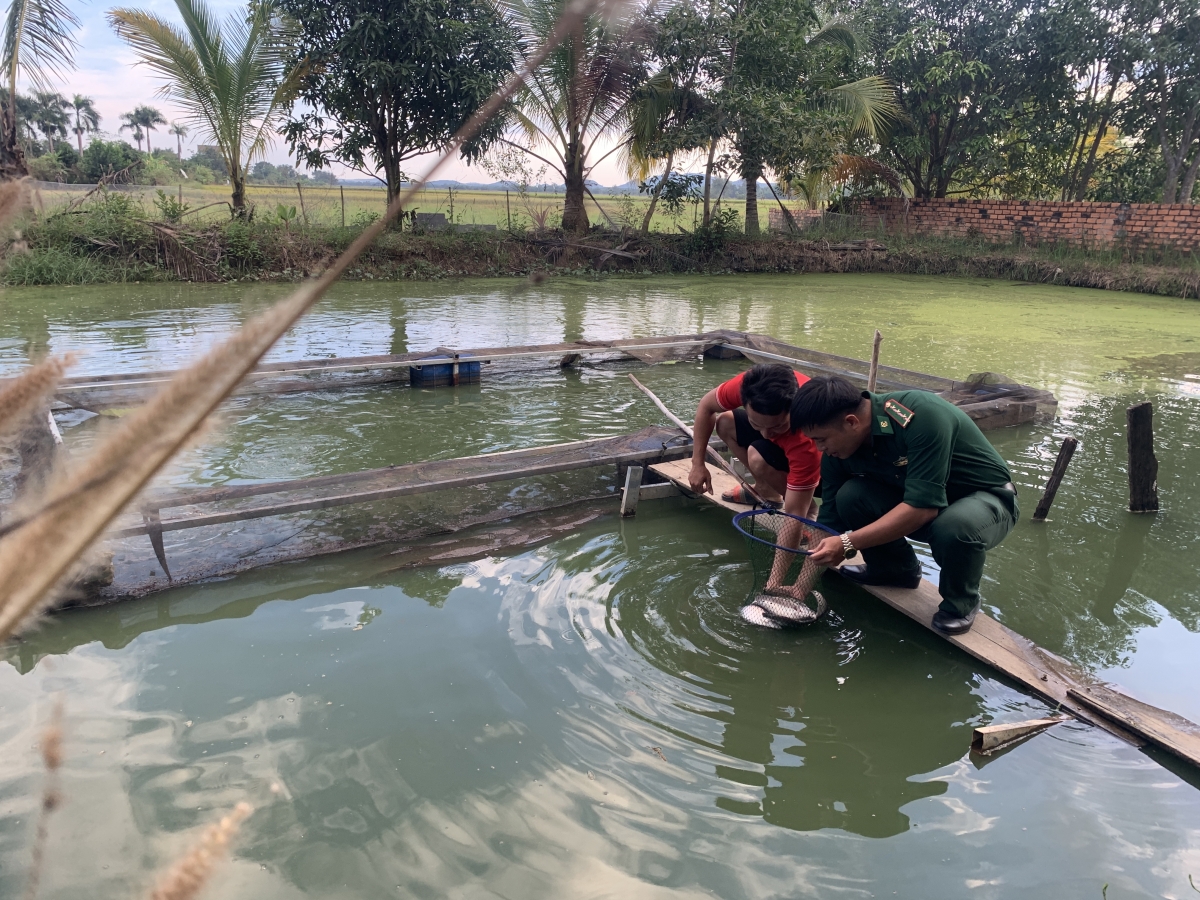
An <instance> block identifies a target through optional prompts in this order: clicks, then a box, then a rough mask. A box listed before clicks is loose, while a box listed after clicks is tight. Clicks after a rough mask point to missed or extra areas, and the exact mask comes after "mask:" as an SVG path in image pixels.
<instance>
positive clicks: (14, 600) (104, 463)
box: [0, 0, 597, 640]
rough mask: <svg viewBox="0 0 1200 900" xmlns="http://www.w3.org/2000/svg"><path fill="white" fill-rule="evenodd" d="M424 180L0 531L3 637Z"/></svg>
mask: <svg viewBox="0 0 1200 900" xmlns="http://www.w3.org/2000/svg"><path fill="white" fill-rule="evenodd" d="M596 8H597V0H575V2H574V3H572V4H571V6H569V7H568V8H567V10H566V12H564V14H563V16H562V18H560V19H559V21H558V24H557V25H556V26H555V29H554V31H553V32H552V33H551V35H550V36H549V38H548V39H547V40H546V42H545V43H544V44H543V45H542V46H541V47H540V48H539V49H538V51H537V52H536V53H534V54H533V55H532V56H531V57H530V58H529V59H528V60H527V61H526V63H525V65H524V66H523V67H522V68H521V70H520V71H519V72H518V73H516V74H515V75H514V76H513V77H512V78H510V79H509V80H508V82H507V83H505V85H504V86H503V87H501V88H500V89H499V90H498V91H497V92H496V93H495V94H493V95H492V96H491V97H490V98H489V99H488V101H487V102H486V103H485V104H484V105H483V106H482V107H480V109H479V110H477V111H476V112H475V114H474V115H473V116H472V117H471V118H470V119H469V120H468V121H467V123H466V124H465V125H463V127H462V128H461V129H459V131H458V133H457V134H456V135H455V136H454V139H453V140H452V141H451V142H450V146H449V147H448V148H447V149H446V151H445V153H443V154H442V156H441V157H440V158H439V159H438V161H437V162H436V163H435V164H434V166H433V168H432V169H431V170H430V172H429V173H428V175H427V176H426V177H427V178H428V177H430V176H432V175H433V174H434V173H436V172H437V170H438V169H439V168H441V166H442V165H444V164H445V163H446V161H447V160H449V159H450V158H451V157H453V155H454V154H456V153H457V152H458V149H459V147H461V146H462V144H463V143H465V142H466V141H469V140H471V139H472V138H473V137H474V136H475V135H476V134H478V133H479V130H480V129H481V128H482V127H483V126H484V124H486V123H487V122H488V121H489V120H490V119H491V118H492V117H493V116H495V115H496V113H497V112H499V111H500V109H501V107H502V106H503V105H504V104H505V103H507V102H508V101H509V100H510V99H511V98H512V97H513V96H514V95H515V94H516V93H517V91H518V90H519V89H520V88H521V86H522V85H523V84H524V82H525V79H526V78H528V77H529V75H530V74H531V73H532V72H533V71H534V70H535V69H536V68H537V67H538V66H540V65H541V64H542V62H544V61H545V60H546V58H547V57H548V56H549V55H550V52H551V51H552V50H553V49H554V47H555V46H557V45H558V43H560V42H561V41H562V40H563V39H564V38H565V37H566V35H567V34H568V33H569V32H570V31H571V30H573V29H574V28H575V27H577V26H578V25H579V24H580V23H581V22H582V20H583V19H584V17H586V16H587V15H589V14H590V13H591V12H592V11H593V10H594V9H596ZM418 188H419V185H414V186H412V187H410V188H409V189H408V190H406V191H404V192H402V193H401V194H399V195H398V196H397V197H396V199H395V200H394V201H392V204H391V206H389V207H388V210H387V213H386V214H385V215H384V217H383V218H382V219H380V220H379V221H377V222H375V223H374V224H373V225H372V226H371V227H370V228H367V229H366V230H364V231H363V233H362V234H361V235H359V236H358V238H357V239H356V240H355V241H354V242H353V243H352V244H351V245H350V246H349V247H348V248H347V249H346V251H345V252H344V253H342V255H341V256H339V257H338V258H337V259H336V260H334V262H333V264H332V265H331V266H330V267H329V268H328V269H327V270H326V271H325V272H324V273H322V274H321V276H320V277H318V278H317V279H315V280H314V281H311V282H308V283H306V284H303V285H301V286H300V288H299V289H297V290H296V291H295V293H293V294H292V295H291V296H290V297H288V298H286V299H285V300H282V301H280V302H279V303H277V304H276V305H275V306H274V307H272V308H271V309H269V310H267V311H266V312H264V313H262V314H261V315H259V316H257V317H255V318H254V319H252V320H250V321H249V322H247V323H246V325H245V326H244V327H243V328H242V329H241V330H240V331H238V333H237V334H235V335H233V336H232V337H230V338H229V339H228V340H226V341H225V342H224V343H223V344H221V345H219V346H217V347H216V348H215V349H214V350H212V351H210V352H209V353H208V354H206V355H205V356H204V357H202V358H201V359H200V360H199V361H198V362H196V363H195V364H193V365H192V366H190V367H189V368H187V369H184V370H182V371H181V372H179V373H178V374H177V375H176V376H175V377H174V378H173V379H172V380H171V381H170V382H169V383H168V384H167V385H165V386H164V387H163V388H162V390H160V391H159V392H158V394H156V395H155V397H154V398H153V399H152V400H151V401H150V402H149V403H148V404H147V405H145V406H144V407H142V408H141V409H139V410H137V411H136V412H134V413H132V414H131V415H129V416H127V417H126V418H125V419H124V420H123V421H122V423H121V424H120V425H119V426H118V427H117V428H116V429H114V431H113V433H112V434H110V435H109V437H108V438H107V439H106V440H105V441H103V442H102V443H101V444H100V445H99V446H98V447H97V448H96V449H95V451H94V452H93V453H92V454H91V455H90V456H89V457H88V459H86V460H85V461H84V462H83V463H82V464H81V465H80V466H79V467H77V468H76V469H75V470H74V471H73V472H71V473H70V474H69V475H67V476H66V477H64V478H63V479H62V480H61V481H59V482H58V483H57V484H55V485H52V486H51V489H50V490H49V491H48V492H47V497H46V500H45V502H44V503H43V505H42V506H41V507H40V509H39V510H38V511H36V512H35V513H33V514H32V515H31V516H29V518H28V519H27V520H26V521H25V522H24V524H22V525H21V527H19V528H17V529H14V530H13V531H12V532H10V533H9V534H7V535H5V536H3V537H0V640H4V639H5V638H7V637H9V636H10V635H12V634H13V633H14V632H15V631H16V630H17V628H18V627H19V626H20V625H21V623H22V622H24V621H26V620H27V619H28V618H30V617H32V616H34V615H36V614H37V613H38V612H39V611H40V610H41V609H42V608H43V607H44V606H45V605H46V604H48V603H49V602H50V599H51V596H52V595H51V592H52V591H53V590H54V589H55V588H56V587H57V586H59V585H60V584H61V583H62V582H63V580H64V578H65V577H66V576H67V575H68V573H69V572H70V571H71V570H72V568H73V566H74V564H75V561H76V559H77V558H78V557H79V556H80V555H82V554H83V552H84V551H85V550H86V549H87V548H88V546H89V545H91V543H92V542H93V541H95V540H96V539H97V538H99V537H100V535H101V534H102V533H103V531H104V529H105V528H106V527H107V526H108V525H109V523H110V522H111V521H112V520H113V518H115V517H116V516H117V515H118V514H119V513H120V511H121V510H122V509H123V508H124V507H125V505H126V504H127V503H129V501H130V500H132V499H133V498H134V496H136V494H137V493H138V492H139V491H140V490H141V489H142V488H143V487H145V485H146V484H147V483H148V482H149V481H150V479H151V478H152V477H153V476H154V475H155V474H156V473H157V472H158V471H159V470H160V469H161V468H162V467H163V466H165V465H166V464H167V462H168V461H169V460H170V459H171V457H172V456H174V455H175V453H177V452H178V451H179V450H180V449H181V448H182V447H183V446H184V445H185V444H186V443H187V442H188V441H189V440H190V439H191V438H192V437H193V436H194V435H195V434H196V433H197V432H198V430H199V429H200V427H201V426H202V425H203V423H204V420H205V419H206V418H207V417H208V416H209V415H210V414H211V413H212V412H213V411H214V410H215V409H216V408H217V406H218V405H219V404H220V403H221V401H222V400H224V399H225V397H227V396H228V395H229V394H230V393H231V392H232V391H233V389H234V388H235V387H236V386H237V384H238V382H240V381H241V380H242V378H243V377H245V375H246V374H247V373H248V372H249V371H250V370H251V369H253V368H254V366H255V365H257V363H258V361H259V360H260V359H261V358H262V357H263V354H265V353H266V352H267V351H268V350H270V349H271V346H272V345H273V344H274V343H275V342H276V341H277V340H278V339H279V338H280V337H282V336H283V334H284V333H285V332H286V331H287V330H288V329H289V328H290V327H291V326H292V325H293V324H294V323H295V322H296V320H297V319H299V318H300V317H301V316H302V315H304V313H306V312H307V311H308V310H309V309H311V308H312V306H313V304H315V303H316V302H317V301H318V300H319V299H321V297H322V296H324V294H325V292H326V291H327V290H329V288H330V287H331V286H332V285H333V284H334V283H335V282H336V281H337V280H338V278H340V277H341V275H342V274H343V273H344V272H345V271H346V269H347V268H349V267H350V265H352V264H353V262H354V261H355V259H357V258H358V256H359V255H360V254H361V253H362V252H363V251H364V250H366V249H367V248H368V247H369V246H370V245H371V244H372V243H373V242H374V241H375V239H376V238H378V237H379V235H380V234H381V233H382V232H383V230H384V228H385V227H387V224H388V223H389V222H390V221H391V220H392V219H394V218H395V217H396V215H397V214H398V213H399V212H400V210H401V209H402V208H403V207H404V205H405V204H406V203H407V202H408V201H409V199H410V198H411V197H412V196H413V195H414V194H415V193H416V191H417V190H418Z"/></svg>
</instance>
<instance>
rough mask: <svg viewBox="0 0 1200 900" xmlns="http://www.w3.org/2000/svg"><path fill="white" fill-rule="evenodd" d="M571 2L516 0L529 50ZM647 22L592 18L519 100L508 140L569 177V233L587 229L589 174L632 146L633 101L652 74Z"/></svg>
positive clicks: (523, 45) (566, 221) (570, 37)
mask: <svg viewBox="0 0 1200 900" xmlns="http://www.w3.org/2000/svg"><path fill="white" fill-rule="evenodd" d="M566 6H567V3H566V2H565V0H513V7H512V8H513V10H514V14H515V16H516V18H517V21H518V23H519V28H520V30H521V35H522V40H521V52H522V54H526V53H532V52H533V49H534V48H535V47H536V46H538V45H539V44H540V43H541V42H542V41H543V40H544V39H545V38H546V37H547V36H548V35H549V34H550V32H551V31H552V30H553V28H554V27H555V23H556V22H557V21H558V19H559V17H560V16H561V15H562V13H563V11H564V10H565V9H566ZM645 27H646V23H645V21H644V20H643V19H641V17H640V16H638V15H636V14H635V15H630V16H629V17H627V18H623V19H622V18H612V17H611V16H602V15H593V16H589V17H587V18H586V19H584V20H583V21H581V22H580V24H579V26H578V27H577V28H576V29H575V31H574V33H573V34H570V35H568V36H567V38H566V39H565V40H564V41H563V42H562V43H561V44H559V45H558V47H557V48H555V50H554V51H553V52H552V53H551V54H550V56H549V57H548V58H547V59H546V61H545V62H544V63H543V64H542V65H541V66H539V67H538V69H537V71H535V72H534V73H533V77H532V79H531V80H530V84H529V86H528V87H527V89H526V90H525V91H523V92H522V93H521V94H520V95H518V97H517V98H515V100H514V103H513V105H512V108H511V119H510V121H511V122H512V124H513V126H514V132H513V133H511V134H510V136H509V137H506V138H504V140H506V141H508V142H509V143H512V144H513V145H514V146H519V147H521V149H522V150H524V151H525V152H527V153H529V154H530V155H532V156H534V157H535V158H537V159H539V160H541V161H542V162H544V163H546V164H547V165H548V166H550V167H552V168H553V169H554V170H555V171H556V172H557V173H558V174H559V176H560V177H561V178H562V179H563V183H564V185H565V186H566V191H565V194H564V198H563V217H562V227H563V230H564V231H567V232H575V233H582V232H586V231H587V230H588V227H589V223H588V215H587V210H586V209H585V207H584V198H585V196H586V193H587V177H588V174H589V173H590V172H591V170H592V169H593V168H594V167H595V166H596V165H597V164H599V163H600V162H601V161H602V160H604V159H605V158H606V157H607V156H608V155H610V154H612V153H615V152H618V150H619V149H621V148H623V147H624V145H625V142H624V141H622V140H621V137H622V136H623V134H624V133H625V132H627V130H628V125H629V118H630V115H631V113H632V110H633V107H632V105H631V102H630V101H631V100H632V99H633V97H634V94H635V92H636V90H637V89H638V87H639V86H640V85H642V84H643V83H644V82H645V80H646V77H647V73H646V68H645V60H644V55H643V43H644V37H645ZM513 138H518V139H523V141H522V142H521V143H518V141H517V140H513ZM610 144H612V145H613V146H610V147H609V149H608V150H605V151H604V152H603V153H599V152H598V151H600V150H601V149H602V148H604V147H605V146H607V145H610Z"/></svg>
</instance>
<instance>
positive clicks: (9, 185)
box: [0, 178, 32, 231]
mask: <svg viewBox="0 0 1200 900" xmlns="http://www.w3.org/2000/svg"><path fill="white" fill-rule="evenodd" d="M31 194H32V191H31V190H30V180H29V179H28V178H22V179H20V180H19V181H8V182H5V183H3V184H0V231H7V230H8V227H9V226H10V225H12V223H13V222H15V221H16V220H17V217H18V216H20V215H21V214H22V213H23V212H25V211H26V210H27V209H29V208H30V206H31V203H30V196H31Z"/></svg>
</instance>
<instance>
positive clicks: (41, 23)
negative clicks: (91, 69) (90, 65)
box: [0, 0, 79, 179]
mask: <svg viewBox="0 0 1200 900" xmlns="http://www.w3.org/2000/svg"><path fill="white" fill-rule="evenodd" d="M78 27H79V19H77V18H76V17H75V14H74V13H72V12H71V10H70V9H69V8H68V7H67V5H66V3H65V2H63V0H10V3H9V7H8V14H7V15H6V16H5V19H4V38H3V43H2V44H0V47H2V52H0V62H2V63H3V65H4V72H5V75H6V76H7V78H6V87H7V89H8V103H7V104H5V106H4V107H3V109H0V178H3V179H9V178H19V177H21V176H23V175H27V174H28V173H29V170H28V168H27V167H26V165H25V153H24V151H23V150H22V148H21V143H20V125H19V123H18V120H17V114H18V104H17V76H18V75H23V76H24V77H25V78H27V79H28V80H29V82H30V83H31V84H32V85H33V87H34V88H35V89H37V90H42V91H49V90H50V89H51V85H50V82H51V80H53V79H54V78H57V77H61V76H62V75H63V74H64V73H65V72H66V70H68V69H70V68H72V67H73V66H74V65H75V48H76V41H75V34H74V32H75V29H76V28H78Z"/></svg>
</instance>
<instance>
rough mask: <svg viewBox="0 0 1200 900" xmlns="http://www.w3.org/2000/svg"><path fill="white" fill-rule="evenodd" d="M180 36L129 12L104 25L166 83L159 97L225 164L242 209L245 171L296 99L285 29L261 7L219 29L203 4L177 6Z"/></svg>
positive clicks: (255, 3)
mask: <svg viewBox="0 0 1200 900" xmlns="http://www.w3.org/2000/svg"><path fill="white" fill-rule="evenodd" d="M175 5H176V7H177V8H178V10H179V15H180V17H181V18H182V19H183V29H182V30H181V29H179V28H177V27H176V26H174V25H172V24H170V23H168V22H166V21H164V20H163V19H161V18H159V17H158V16H156V15H153V14H152V13H149V12H144V11H141V10H135V9H113V10H110V11H109V13H108V20H109V22H110V24H111V25H112V26H113V28H114V29H116V32H117V34H119V35H120V36H121V37H122V38H124V39H125V41H126V42H127V43H128V44H129V45H130V46H131V47H132V48H133V50H134V52H135V53H136V54H137V55H138V57H139V58H140V59H141V61H142V63H144V64H145V65H147V66H149V67H150V69H151V70H152V71H153V72H154V73H155V74H156V75H158V76H159V77H160V78H163V79H164V80H165V84H164V85H163V87H162V88H161V89H160V90H159V94H160V95H161V96H163V97H165V98H167V99H169V100H171V101H172V102H174V103H175V104H176V105H177V106H179V107H180V108H182V109H183V110H185V112H186V114H187V116H188V119H189V120H190V121H192V122H194V123H195V124H196V125H197V126H198V127H199V129H200V130H201V134H202V135H203V136H204V137H207V138H209V139H211V140H212V141H213V142H214V143H215V144H216V147H217V151H218V152H219V153H220V155H221V159H222V160H223V161H224V163H225V167H226V170H227V171H228V173H229V184H230V187H231V188H232V197H231V202H232V205H233V208H234V209H235V210H238V211H239V212H240V211H242V210H244V209H245V208H246V170H247V168H248V167H249V166H250V165H251V164H252V163H253V162H254V159H255V158H256V157H259V156H261V155H262V154H263V153H264V152H265V150H266V147H267V144H268V142H269V141H270V139H271V135H272V133H273V129H274V127H275V125H276V124H277V123H278V122H279V121H280V119H281V117H282V115H283V113H284V109H285V107H286V104H287V103H288V102H289V101H290V100H291V98H292V97H293V96H294V95H295V89H296V83H297V80H298V75H299V73H298V71H297V70H296V69H294V68H291V67H289V66H288V64H287V57H288V54H289V53H290V47H289V44H290V43H291V40H292V35H291V33H290V31H289V29H290V26H289V25H288V23H287V22H286V21H285V20H282V19H281V18H280V16H279V15H278V14H277V11H276V8H275V7H274V6H273V5H272V4H271V3H270V2H267V0H252V2H251V4H250V6H249V8H248V9H247V10H246V11H245V12H243V13H240V14H236V13H235V14H233V15H231V16H230V17H229V18H228V19H226V20H225V22H224V23H223V24H221V23H218V22H217V20H216V18H215V17H214V15H213V13H212V10H211V9H210V8H209V6H208V4H207V3H205V0H175Z"/></svg>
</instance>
